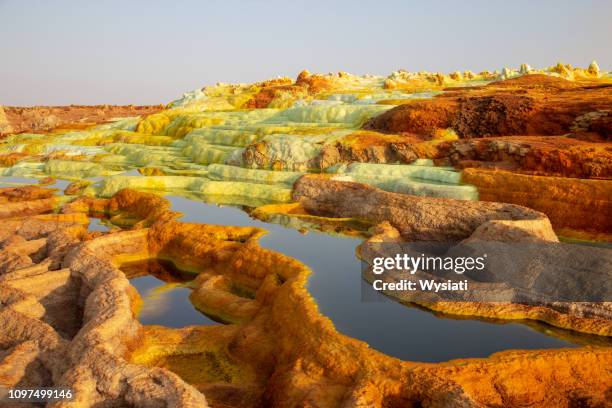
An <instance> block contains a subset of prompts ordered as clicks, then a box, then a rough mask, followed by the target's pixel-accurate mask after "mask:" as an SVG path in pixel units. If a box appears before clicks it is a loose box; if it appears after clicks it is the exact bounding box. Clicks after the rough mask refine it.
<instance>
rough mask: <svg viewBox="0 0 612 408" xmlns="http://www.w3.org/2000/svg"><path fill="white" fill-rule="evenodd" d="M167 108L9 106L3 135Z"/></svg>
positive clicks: (79, 125) (81, 125)
mask: <svg viewBox="0 0 612 408" xmlns="http://www.w3.org/2000/svg"><path fill="white" fill-rule="evenodd" d="M163 108H164V107H163V106H162V105H154V106H134V105H125V106H117V105H70V106H32V107H16V106H5V107H4V115H5V117H6V120H5V121H4V125H0V136H1V135H5V134H9V133H23V132H32V133H44V132H48V131H50V130H53V129H55V128H66V129H72V128H75V129H81V128H86V127H90V126H92V125H95V124H99V123H104V122H107V121H109V120H111V119H113V118H120V117H129V116H142V115H148V114H151V113H155V112H158V111H160V110H162V109H163ZM1 126H4V127H1Z"/></svg>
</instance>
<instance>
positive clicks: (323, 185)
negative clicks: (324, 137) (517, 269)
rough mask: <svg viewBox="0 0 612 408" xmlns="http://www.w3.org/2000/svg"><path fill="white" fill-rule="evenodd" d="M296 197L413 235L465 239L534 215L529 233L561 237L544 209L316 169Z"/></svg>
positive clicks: (314, 208) (332, 213)
mask: <svg viewBox="0 0 612 408" xmlns="http://www.w3.org/2000/svg"><path fill="white" fill-rule="evenodd" d="M293 198H294V200H296V201H299V202H300V203H301V204H302V206H303V207H304V209H306V211H308V212H309V213H311V214H315V215H323V216H328V217H341V218H356V219H359V220H364V221H367V222H371V223H373V224H378V223H381V222H384V221H388V222H389V223H390V224H391V225H392V226H393V227H395V228H397V229H398V230H399V232H400V234H401V235H402V237H403V238H404V239H409V240H423V241H430V240H431V241H435V240H442V241H443V240H453V239H464V238H467V237H469V236H470V235H471V234H472V233H473V232H474V231H475V230H476V229H477V228H479V227H481V226H482V225H483V224H486V223H488V224H491V225H500V224H499V223H497V224H496V221H515V223H514V224H512V225H515V228H516V229H519V230H522V229H523V228H524V226H523V224H522V221H534V222H535V223H534V224H533V228H532V227H531V226H530V227H529V228H528V229H529V230H530V231H529V232H528V234H529V235H532V236H533V237H534V238H537V239H544V240H550V241H556V240H557V237H556V235H555V233H554V232H553V230H552V227H551V225H550V222H549V221H548V218H546V216H545V215H544V214H542V213H540V212H537V211H534V210H530V209H528V208H525V207H519V206H516V205H512V204H502V203H490V202H480V201H467V200H453V199H446V198H434V197H420V196H412V195H407V194H399V193H389V192H386V191H382V190H380V189H377V188H375V187H371V186H368V185H365V184H360V183H353V182H346V181H337V180H333V179H330V178H328V177H324V176H315V175H306V176H303V177H302V178H300V179H299V180H298V181H297V182H296V183H295V185H294V190H293ZM517 221H521V222H517ZM500 228H501V227H500ZM525 231H526V230H525Z"/></svg>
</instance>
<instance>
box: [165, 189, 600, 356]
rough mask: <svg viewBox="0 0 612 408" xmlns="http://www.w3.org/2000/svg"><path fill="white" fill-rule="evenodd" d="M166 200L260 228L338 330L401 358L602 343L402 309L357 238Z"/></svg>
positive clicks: (203, 218)
mask: <svg viewBox="0 0 612 408" xmlns="http://www.w3.org/2000/svg"><path fill="white" fill-rule="evenodd" d="M166 198H167V199H169V200H170V201H171V202H172V208H173V210H175V211H180V212H182V213H183V214H184V216H183V217H182V218H181V221H184V222H194V223H206V224H216V225H238V226H256V227H261V228H264V229H266V230H268V231H269V233H268V234H267V235H265V236H263V237H262V238H261V240H260V244H261V245H262V246H263V247H266V248H269V249H273V250H275V251H278V252H281V253H283V254H285V255H288V256H291V257H293V258H296V259H298V260H300V261H301V262H303V263H304V264H306V265H308V266H309V267H310V268H311V269H312V271H313V273H312V275H311V276H310V279H309V284H308V289H309V291H310V293H311V295H312V296H313V297H314V299H315V300H316V302H317V304H318V306H319V310H320V311H321V313H323V314H324V315H326V316H327V317H329V318H330V319H331V320H332V321H333V323H334V325H335V326H336V328H337V329H338V330H339V331H340V332H342V333H344V334H346V335H348V336H351V337H355V338H357V339H360V340H363V341H365V342H367V343H368V344H369V345H370V347H372V348H374V349H376V350H378V351H381V352H383V353H385V354H389V355H391V356H394V357H397V358H400V359H403V360H412V361H432V362H433V361H445V360H449V359H453V358H467V357H486V356H488V355H490V354H491V353H495V352H498V351H502V350H507V349H515V348H518V349H537V348H560V347H575V346H576V345H580V344H589V343H593V342H601V341H603V340H602V339H601V338H597V337H595V336H582V335H576V334H573V333H572V332H568V331H563V330H559V329H556V328H553V327H550V326H546V325H541V324H535V323H533V324H531V323H530V324H529V325H527V324H524V323H519V322H508V321H483V320H476V319H454V318H450V317H448V316H440V315H436V314H434V313H431V312H429V311H426V310H422V309H420V308H417V307H412V306H407V305H403V304H400V303H397V302H395V301H392V300H390V299H388V298H386V297H384V296H383V295H380V294H378V293H376V292H375V291H374V290H373V289H372V287H371V286H370V285H368V284H367V283H366V282H365V281H363V280H362V278H361V265H360V261H359V260H358V259H357V257H356V256H355V248H356V247H357V245H359V243H360V240H359V239H355V238H348V237H342V236H334V235H328V234H324V233H320V232H316V231H310V232H309V233H308V234H302V233H300V232H298V231H297V230H295V229H291V228H286V227H284V226H281V225H276V224H269V223H264V222H261V221H258V220H255V219H252V218H251V217H249V215H248V214H247V213H245V212H244V211H242V210H240V209H239V208H235V207H230V206H221V207H220V206H217V205H214V204H207V203H203V202H199V201H193V200H190V199H187V198H183V197H179V196H171V197H166ZM187 296H188V294H187ZM364 298H365V299H368V300H367V301H364ZM173 315H175V314H174V312H173ZM194 324H195V322H194Z"/></svg>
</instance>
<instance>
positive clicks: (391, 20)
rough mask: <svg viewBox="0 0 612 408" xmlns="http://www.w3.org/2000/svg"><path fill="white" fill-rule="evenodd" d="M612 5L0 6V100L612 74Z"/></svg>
mask: <svg viewBox="0 0 612 408" xmlns="http://www.w3.org/2000/svg"><path fill="white" fill-rule="evenodd" d="M610 21H612V1H609V0H603V1H544V0H541V1H522V0H521V1H519V0H514V1H493V0H488V1H476V0H474V1H471V0H463V1H384V0H377V1H373V0H370V1H359V0H353V1H333V0H327V1H317V0H311V1H289V0H286V1H255V0H253V1H246V0H243V1H234V0H220V1H204V0H202V1H170V0H165V1H153V0H150V1H127V0H123V1H83V0H80V1H77V0H75V1H68V0H66V1H64V0H57V1H51V0H47V1H45V0H0V104H6V105H35V104H70V103H74V104H94V103H118V104H127V103H134V104H146V103H165V102H168V101H169V100H171V99H174V98H176V97H178V96H180V94H181V93H182V92H184V91H187V90H191V89H194V88H197V87H201V86H204V85H206V84H212V83H215V82H218V81H222V82H252V81H257V80H263V79H267V78H269V77H274V76H277V75H289V76H291V77H295V76H296V75H297V73H298V72H299V71H300V70H302V69H304V68H308V69H309V70H310V71H316V72H329V71H334V72H335V71H339V70H344V71H348V72H353V73H357V74H363V73H375V74H388V73H389V72H391V71H392V70H395V69H398V68H405V69H408V70H411V71H416V70H430V71H444V72H450V71H454V70H464V69H472V70H475V71H476V70H483V69H489V70H493V69H500V68H501V67H503V66H518V65H519V64H520V63H521V62H527V63H529V64H531V65H532V66H534V67H540V66H547V65H552V64H554V63H555V62H556V61H557V60H560V61H563V62H565V63H570V64H572V65H579V66H587V65H588V64H589V62H590V61H591V60H592V59H593V58H595V59H597V61H598V62H599V64H600V67H601V68H602V69H606V70H610V69H612V24H610Z"/></svg>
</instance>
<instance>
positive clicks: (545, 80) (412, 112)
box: [366, 74, 612, 138]
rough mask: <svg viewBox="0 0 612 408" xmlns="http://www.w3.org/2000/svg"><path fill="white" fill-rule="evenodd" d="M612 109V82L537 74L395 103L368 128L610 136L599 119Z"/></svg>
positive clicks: (468, 133) (477, 134)
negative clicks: (592, 81)
mask: <svg viewBox="0 0 612 408" xmlns="http://www.w3.org/2000/svg"><path fill="white" fill-rule="evenodd" d="M611 110H612V86H610V85H609V84H595V85H594V84H593V83H590V82H584V83H580V82H569V81H567V80H564V79H561V78H555V77H550V76H546V75H539V74H533V75H524V76H521V77H519V78H516V79H510V80H506V81H501V82H493V83H491V84H489V85H486V86H483V87H473V88H455V89H453V88H450V89H449V90H448V92H446V93H445V94H442V95H440V96H437V97H434V98H433V99H431V100H425V101H418V102H413V103H408V104H405V105H400V106H398V107H396V108H393V109H391V110H389V111H387V112H385V113H383V114H381V115H379V116H377V117H375V118H373V119H372V120H370V121H369V122H368V123H367V124H366V128H368V129H372V130H380V131H383V132H390V133H402V132H408V133H418V134H431V133H432V132H433V130H434V129H439V128H442V129H446V128H453V129H454V130H455V131H456V132H457V134H458V135H459V136H460V137H462V138H475V137H487V136H511V135H562V134H565V133H569V132H572V131H587V130H591V131H601V132H602V133H601V135H602V136H604V137H605V130H604V131H602V129H601V128H600V127H601V125H599V126H600V127H598V125H597V121H598V120H601V119H600V118H602V117H607V115H608V112H609V111H611ZM591 122H593V125H591ZM603 128H604V129H605V125H604V126H603ZM598 129H599V130H598Z"/></svg>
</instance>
